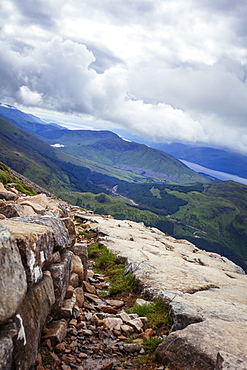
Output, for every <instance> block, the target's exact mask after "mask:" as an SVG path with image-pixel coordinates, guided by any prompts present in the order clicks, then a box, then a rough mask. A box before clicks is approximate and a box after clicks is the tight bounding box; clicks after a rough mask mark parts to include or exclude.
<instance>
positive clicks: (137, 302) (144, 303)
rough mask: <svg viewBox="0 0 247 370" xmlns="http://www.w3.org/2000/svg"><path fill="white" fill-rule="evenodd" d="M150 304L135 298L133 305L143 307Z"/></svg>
mask: <svg viewBox="0 0 247 370" xmlns="http://www.w3.org/2000/svg"><path fill="white" fill-rule="evenodd" d="M150 303H151V302H150V301H146V300H145V299H141V298H137V300H136V302H135V304H136V305H137V306H145V305H148V304H150Z"/></svg>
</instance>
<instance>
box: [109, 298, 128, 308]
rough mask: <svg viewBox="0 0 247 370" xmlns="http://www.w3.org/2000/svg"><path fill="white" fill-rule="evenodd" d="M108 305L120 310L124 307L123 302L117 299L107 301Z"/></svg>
mask: <svg viewBox="0 0 247 370" xmlns="http://www.w3.org/2000/svg"><path fill="white" fill-rule="evenodd" d="M106 303H107V304H109V305H110V306H113V307H115V308H120V307H122V306H123V305H124V302H123V301H120V300H117V299H106Z"/></svg>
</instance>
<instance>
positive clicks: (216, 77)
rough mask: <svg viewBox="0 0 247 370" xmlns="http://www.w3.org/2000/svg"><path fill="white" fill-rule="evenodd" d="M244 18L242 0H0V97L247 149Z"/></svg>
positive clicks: (43, 110)
mask: <svg viewBox="0 0 247 370" xmlns="http://www.w3.org/2000/svg"><path fill="white" fill-rule="evenodd" d="M246 19H247V1H246V0H234V1H233V0H196V1H195V0H155V1H153V0H132V1H131V0H83V1H81V0H66V1H64V0H35V1H33V0H25V1H23V0H1V2H0V50H1V53H0V81H1V86H0V102H2V103H7V104H11V105H14V106H16V107H18V108H19V109H22V110H23V111H25V112H31V113H33V114H35V113H36V114H37V115H39V116H42V115H43V116H47V117H48V116H49V117H51V118H54V120H55V119H56V120H64V122H66V124H67V126H68V127H70V128H79V127H81V128H84V127H85V125H86V126H90V127H92V128H96V127H97V128H100V129H109V130H113V131H114V129H124V130H126V131H127V132H130V133H131V134H133V135H138V136H140V137H143V138H145V139H148V140H153V141H156V142H184V143H192V144H200V145H206V146H212V147H216V148H217V147H218V148H225V149H229V150H233V151H239V152H241V153H243V154H247V22H246ZM73 122H74V123H73ZM75 122H76V124H75Z"/></svg>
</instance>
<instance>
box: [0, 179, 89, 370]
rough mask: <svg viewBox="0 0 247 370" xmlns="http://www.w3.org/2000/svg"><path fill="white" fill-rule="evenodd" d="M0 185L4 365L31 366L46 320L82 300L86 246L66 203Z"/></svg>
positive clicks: (0, 352) (0, 354) (0, 365)
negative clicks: (76, 231)
mask: <svg viewBox="0 0 247 370" xmlns="http://www.w3.org/2000/svg"><path fill="white" fill-rule="evenodd" d="M0 185H1V187H0V266H1V273H0V369H1V370H8V369H18V370H19V369H20V370H29V369H30V368H32V367H33V366H34V365H35V360H36V356H37V352H38V347H39V343H40V338H41V333H42V330H43V328H44V326H45V324H46V323H47V322H48V321H49V320H51V319H52V317H53V316H54V315H55V314H56V313H58V312H59V314H60V317H66V315H69V314H71V313H72V310H73V309H74V307H75V304H76V303H77V304H80V303H79V302H80V300H79V298H78V297H79V296H80V295H81V294H82V292H81V290H82V282H83V280H84V279H86V275H85V274H84V271H86V268H87V249H86V248H85V246H84V245H81V244H75V241H76V233H75V226H74V223H73V221H72V220H71V218H69V217H67V216H68V210H67V209H66V207H67V205H66V203H64V204H61V201H59V200H56V199H52V198H48V197H47V196H46V195H44V194H39V195H37V196H32V197H22V196H21V195H19V194H18V193H17V192H16V191H15V189H11V190H6V189H5V188H4V187H3V186H2V184H0ZM73 249H74V251H75V253H74V252H73ZM83 263H84V265H85V269H84V267H83ZM72 276H73V281H71V277H72ZM71 284H73V285H74V287H71V289H72V296H73V298H72V296H71V297H69V298H68V297H67V296H66V292H67V290H68V286H69V285H71ZM78 286H79V288H80V289H78ZM75 288H77V289H75ZM77 295H78V297H77Z"/></svg>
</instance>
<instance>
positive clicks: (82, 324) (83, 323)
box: [76, 322, 86, 330]
mask: <svg viewBox="0 0 247 370" xmlns="http://www.w3.org/2000/svg"><path fill="white" fill-rule="evenodd" d="M85 326H86V324H85V322H80V323H79V324H77V325H76V328H77V329H78V330H80V329H84V328H85Z"/></svg>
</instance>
